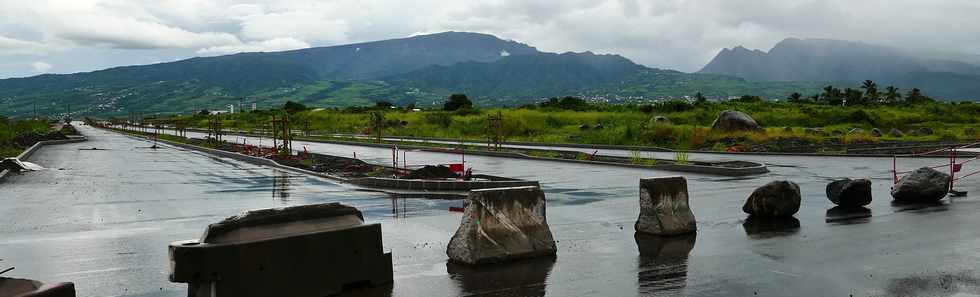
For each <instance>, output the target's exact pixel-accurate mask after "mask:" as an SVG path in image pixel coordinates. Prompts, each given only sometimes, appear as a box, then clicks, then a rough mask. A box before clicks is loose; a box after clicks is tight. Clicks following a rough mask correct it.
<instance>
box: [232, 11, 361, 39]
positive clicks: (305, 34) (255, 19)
mask: <svg viewBox="0 0 980 297" xmlns="http://www.w3.org/2000/svg"><path fill="white" fill-rule="evenodd" d="M241 26H242V31H241V34H242V36H244V37H246V38H250V39H269V38H276V37H282V36H289V37H293V38H300V39H303V40H310V41H319V42H324V43H329V44H338V43H344V42H349V39H348V37H347V33H348V32H349V31H350V27H349V24H348V23H347V21H346V20H342V19H330V18H327V17H324V16H322V15H319V14H316V13H311V12H305V11H290V12H282V13H268V14H260V15H250V16H246V17H243V18H242V22H241Z"/></svg>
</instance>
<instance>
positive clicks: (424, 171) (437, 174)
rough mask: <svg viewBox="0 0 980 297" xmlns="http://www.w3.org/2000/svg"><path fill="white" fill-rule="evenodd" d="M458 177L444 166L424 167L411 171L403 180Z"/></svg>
mask: <svg viewBox="0 0 980 297" xmlns="http://www.w3.org/2000/svg"><path fill="white" fill-rule="evenodd" d="M454 177H459V175H458V174H456V173H455V172H453V171H452V170H449V167H446V166H442V165H439V166H431V165H426V166H425V167H422V168H419V169H415V170H412V172H411V173H409V174H408V175H406V176H405V177H403V178H406V179H435V178H454Z"/></svg>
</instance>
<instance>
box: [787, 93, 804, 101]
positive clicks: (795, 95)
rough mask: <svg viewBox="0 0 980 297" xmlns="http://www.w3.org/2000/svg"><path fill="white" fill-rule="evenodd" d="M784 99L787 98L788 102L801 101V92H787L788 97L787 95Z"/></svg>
mask: <svg viewBox="0 0 980 297" xmlns="http://www.w3.org/2000/svg"><path fill="white" fill-rule="evenodd" d="M786 100H789V102H790V103H800V102H802V101H803V94H800V93H793V94H789V97H787V98H786Z"/></svg>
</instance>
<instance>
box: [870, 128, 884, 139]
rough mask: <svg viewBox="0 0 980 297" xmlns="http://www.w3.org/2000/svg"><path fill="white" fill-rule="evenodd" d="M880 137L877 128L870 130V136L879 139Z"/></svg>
mask: <svg viewBox="0 0 980 297" xmlns="http://www.w3.org/2000/svg"><path fill="white" fill-rule="evenodd" d="M881 135H882V134H881V129H878V128H873V129H871V136H874V137H881Z"/></svg>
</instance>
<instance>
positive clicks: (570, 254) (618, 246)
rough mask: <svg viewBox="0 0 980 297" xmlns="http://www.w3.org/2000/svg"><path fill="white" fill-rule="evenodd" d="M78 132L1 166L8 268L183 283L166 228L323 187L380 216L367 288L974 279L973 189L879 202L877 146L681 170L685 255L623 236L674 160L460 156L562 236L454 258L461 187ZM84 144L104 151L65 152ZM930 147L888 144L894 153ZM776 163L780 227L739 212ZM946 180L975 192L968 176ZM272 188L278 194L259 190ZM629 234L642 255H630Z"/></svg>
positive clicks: (431, 156)
mask: <svg viewBox="0 0 980 297" xmlns="http://www.w3.org/2000/svg"><path fill="white" fill-rule="evenodd" d="M83 133H86V134H87V135H91V136H92V141H90V142H88V143H83V144H76V145H66V146H61V147H50V148H45V149H44V150H42V151H41V152H40V153H39V154H38V155H37V156H36V157H35V159H33V161H35V162H37V163H40V164H41V165H43V166H46V167H50V168H66V170H55V169H52V170H47V171H42V172H36V173H30V174H26V175H23V176H16V177H14V178H12V179H10V180H8V181H7V182H6V183H5V184H2V185H0V189H2V192H0V193H2V194H0V258H3V259H5V260H4V262H0V266H2V265H7V266H11V265H12V266H17V267H18V268H17V270H15V272H14V274H13V275H16V276H32V277H37V278H41V279H48V280H72V281H75V282H76V283H78V284H79V287H80V290H82V291H83V292H84V293H90V294H82V295H81V296H112V295H124V296H181V295H183V294H184V293H183V290H182V287H181V286H176V285H171V284H168V283H167V282H166V274H165V271H166V267H167V266H166V244H167V243H168V242H170V241H173V240H179V239H186V238H192V237H195V236H197V235H199V232H200V231H201V230H202V229H203V227H204V226H205V225H206V224H207V223H211V222H214V221H217V220H219V219H221V218H223V217H225V216H229V215H232V214H235V213H237V212H239V211H241V210H245V209H253V208H262V207H269V206H279V205H295V204H305V203H317V202H329V201H340V202H344V203H348V204H352V205H354V206H357V207H359V208H360V209H362V211H365V217H366V219H367V220H368V221H371V222H381V223H382V225H383V230H384V235H385V239H384V241H385V242H384V244H385V247H386V249H389V250H391V251H392V253H393V255H394V265H395V267H394V269H395V284H394V286H393V288H389V289H386V290H381V291H380V292H372V293H377V294H376V295H382V296H384V295H393V296H461V295H462V296H472V295H487V296H652V295H665V296H670V295H688V296H752V295H754V294H756V293H757V294H758V295H759V296H848V295H850V294H853V295H854V296H922V295H935V296H953V294H955V293H956V292H958V294H959V295H956V296H977V293H976V292H978V291H980V276H978V273H977V271H976V269H977V266H978V264H980V255H978V251H977V246H980V245H978V244H980V240H978V238H980V228H976V226H978V225H980V217H978V216H976V215H975V214H976V212H977V211H978V210H980V201H978V200H977V199H976V198H974V197H966V198H959V199H957V200H955V201H953V202H952V203H949V202H946V203H943V204H941V205H931V206H902V205H892V204H891V202H890V199H889V196H888V187H889V185H890V180H889V178H890V177H889V174H890V173H889V171H890V170H891V160H890V159H880V158H793V157H765V156H753V157H751V159H757V160H762V161H765V162H767V163H770V164H772V165H777V166H773V167H771V170H772V171H773V172H772V173H770V174H767V175H761V176H756V177H750V178H724V177H712V176H703V175H687V177H688V179H689V182H690V189H691V197H692V198H691V205H692V207H693V209H694V213H695V215H696V216H697V219H698V228H699V233H698V236H697V238H696V244H695V245H694V248H693V251H691V253H690V256H689V257H687V258H684V257H680V258H677V257H674V256H672V254H674V253H671V252H669V251H670V250H675V249H677V247H679V246H683V245H684V244H685V241H684V240H678V239H675V240H667V241H664V240H644V239H640V240H637V239H635V238H634V236H633V231H632V224H633V222H634V221H635V219H636V216H637V214H638V210H637V196H638V189H637V183H638V182H637V180H638V179H639V178H641V177H648V176H657V175H668V174H673V173H668V172H658V171H652V170H644V169H633V168H621V167H606V166H589V165H583V164H572V163H560V162H546V161H534V160H520V159H502V158H489V157H481V156H468V157H467V164H468V165H469V166H472V167H474V168H476V171H477V172H480V173H488V174H497V175H505V176H512V177H521V178H531V179H538V180H540V181H541V182H542V186H543V188H544V189H545V191H546V193H547V195H548V196H547V197H548V208H549V209H548V220H549V223H550V224H551V227H552V231H553V233H554V234H555V238H556V240H558V248H559V252H558V254H559V256H558V259H557V260H556V261H555V262H549V261H545V262H526V263H519V264H515V265H506V266H500V267H495V268H493V269H490V270H488V271H483V272H468V271H465V270H464V271H460V270H458V269H456V268H455V267H451V266H447V265H446V256H445V246H446V243H447V242H448V240H449V237H450V236H451V235H452V232H453V231H454V230H455V228H456V226H457V224H458V222H459V215H458V214H455V213H449V212H447V211H446V209H447V208H448V207H449V206H459V205H461V203H460V202H459V201H441V200H427V199H407V200H402V201H398V205H397V207H396V210H395V209H393V201H392V200H391V199H390V198H388V197H387V196H380V195H378V194H373V193H366V192H360V191H356V190H354V189H351V188H347V187H345V186H343V185H337V184H334V183H331V182H328V181H323V180H319V179H313V178H307V177H302V176H294V175H288V174H283V173H278V172H276V171H274V170H271V169H266V168H262V167H256V166H252V165H247V164H242V163H238V162H234V161H228V160H223V159H216V158H211V157H208V156H203V155H200V154H198V153H194V152H188V151H183V150H179V149H174V148H166V149H163V150H157V151H148V150H145V149H139V148H137V147H140V146H147V144H146V143H145V142H140V141H137V140H134V139H132V138H128V137H124V136H119V135H116V134H110V133H108V132H103V131H96V130H93V129H91V128H87V127H86V128H83ZM256 141H257V140H256V139H252V140H249V142H250V143H255V142H256ZM303 145H307V146H309V147H310V149H311V150H313V151H315V152H323V153H332V154H338V155H351V154H353V152H355V151H356V152H357V154H358V156H359V157H361V158H364V159H366V160H368V161H372V162H378V163H381V164H384V163H387V162H390V159H389V158H390V157H389V156H390V150H387V149H378V148H367V147H357V146H346V145H333V144H321V143H304V142H295V143H294V147H297V148H298V147H302V146H303ZM92 146H98V147H109V148H112V149H113V151H112V152H113V153H112V154H109V153H110V152H109V151H96V152H92V151H78V148H81V147H92ZM697 157H698V155H696V154H692V156H691V158H692V159H696V158H697ZM408 158H409V162H410V163H448V162H454V161H456V160H458V156H456V155H452V154H440V153H423V152H414V153H409V157H408ZM933 162H936V160H935V159H932V160H903V161H902V162H901V165H902V166H907V167H914V166H918V165H924V164H927V163H933ZM123 176H125V177H128V179H122V178H121V177H123ZM282 176H284V177H282ZM839 176H856V177H861V176H864V177H873V178H874V180H873V181H874V195H875V201H874V203H873V204H872V205H871V206H870V211H871V215H872V216H871V217H870V218H862V219H851V220H836V218H837V215H838V214H837V213H836V210H834V209H832V208H831V207H832V205H831V203H830V202H829V201H827V199H826V198H825V196H824V186H825V184H826V182H827V181H829V180H830V179H832V178H834V177H839ZM774 179H790V180H793V181H796V182H798V183H799V184H800V186H801V189H802V191H803V195H804V197H803V200H804V201H803V206H802V209H801V211H800V213H799V214H798V215H797V218H798V222H799V226H800V227H798V228H793V227H792V226H793V225H795V223H796V221H792V220H791V221H777V222H761V223H760V222H746V221H745V215H744V214H743V213H742V212H741V206H742V203H743V202H744V199H745V197H746V196H748V194H749V193H750V192H751V191H752V189H754V188H755V187H757V186H760V185H762V184H764V183H766V182H768V181H771V180H774ZM282 181H286V182H285V184H284V183H283V182H282ZM960 188H962V189H965V190H969V191H971V193H978V194H980V189H978V187H976V180H973V181H968V182H964V183H962V186H961V187H960ZM283 192H285V193H289V195H288V198H286V199H282V198H273V197H274V196H276V197H278V196H280V195H279V194H276V193H280V194H281V193H283ZM767 229H768V230H769V231H766V230H767ZM640 249H643V250H644V251H650V253H649V254H647V253H645V254H644V256H640V254H639V250H640ZM658 251H659V252H658ZM682 254H683V253H682ZM161 288H162V289H161ZM920 288H922V289H921V290H920ZM372 295H375V294H372Z"/></svg>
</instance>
